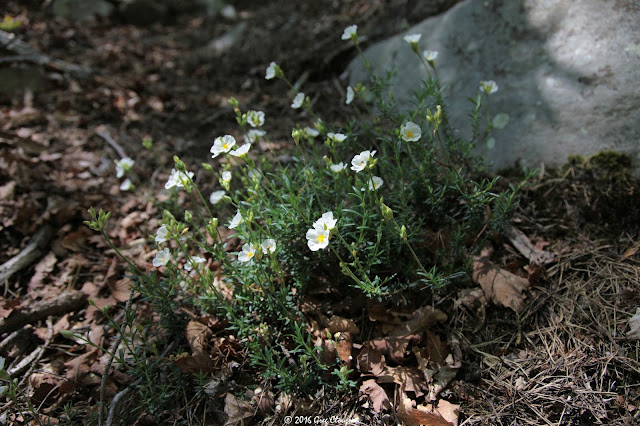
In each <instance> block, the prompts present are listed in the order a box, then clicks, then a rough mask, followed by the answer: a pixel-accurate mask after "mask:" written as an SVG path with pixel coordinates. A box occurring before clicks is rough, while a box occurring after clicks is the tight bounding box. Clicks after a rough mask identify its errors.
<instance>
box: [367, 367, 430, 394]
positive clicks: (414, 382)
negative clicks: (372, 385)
mask: <svg viewBox="0 0 640 426" xmlns="http://www.w3.org/2000/svg"><path fill="white" fill-rule="evenodd" d="M376 381H377V382H378V383H395V384H397V385H400V386H402V387H403V388H404V390H405V391H406V392H413V393H415V395H416V397H417V398H419V397H421V396H422V395H424V391H425V390H427V384H426V382H425V380H424V377H423V376H422V374H420V371H419V370H418V369H417V368H415V367H389V366H386V367H385V368H384V370H383V371H382V374H380V375H379V376H378V377H377V378H376Z"/></svg>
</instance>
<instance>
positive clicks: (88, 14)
mask: <svg viewBox="0 0 640 426" xmlns="http://www.w3.org/2000/svg"><path fill="white" fill-rule="evenodd" d="M112 10H113V6H112V5H111V3H109V2H108V1H106V0H91V1H86V0H56V1H55V3H53V13H54V15H56V16H59V17H61V18H66V19H71V20H74V21H88V20H92V19H94V18H95V17H96V16H109V14H111V12H112Z"/></svg>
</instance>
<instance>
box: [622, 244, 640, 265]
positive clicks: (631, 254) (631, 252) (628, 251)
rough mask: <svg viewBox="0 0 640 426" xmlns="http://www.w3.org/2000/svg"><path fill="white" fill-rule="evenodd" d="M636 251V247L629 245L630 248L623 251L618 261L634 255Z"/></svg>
mask: <svg viewBox="0 0 640 426" xmlns="http://www.w3.org/2000/svg"><path fill="white" fill-rule="evenodd" d="M637 252H638V247H631V248H630V249H628V250H627V251H625V252H624V254H623V255H622V257H621V258H620V262H623V261H624V260H626V259H628V258H629V257H631V256H633V255H635V254H636V253H637Z"/></svg>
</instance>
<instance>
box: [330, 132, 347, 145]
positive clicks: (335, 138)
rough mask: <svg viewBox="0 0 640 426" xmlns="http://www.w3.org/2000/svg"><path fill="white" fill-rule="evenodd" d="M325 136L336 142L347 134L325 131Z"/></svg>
mask: <svg viewBox="0 0 640 426" xmlns="http://www.w3.org/2000/svg"><path fill="white" fill-rule="evenodd" d="M327 137H328V138H329V139H331V140H332V141H334V142H336V143H340V142H343V141H344V140H345V139H346V138H347V135H344V134H342V133H327Z"/></svg>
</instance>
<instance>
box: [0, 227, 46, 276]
mask: <svg viewBox="0 0 640 426" xmlns="http://www.w3.org/2000/svg"><path fill="white" fill-rule="evenodd" d="M52 235H53V227H51V226H50V225H44V226H43V227H42V228H40V229H39V230H38V232H36V234H35V235H34V236H33V239H32V240H31V242H29V244H28V245H27V246H26V247H25V248H24V249H23V250H22V251H21V252H20V253H18V254H17V255H15V256H14V257H12V258H11V259H9V260H7V261H6V262H5V263H3V264H2V265H0V284H4V283H5V282H6V281H7V280H8V279H9V278H11V276H12V275H13V274H15V273H16V272H18V271H19V270H20V269H22V268H24V267H25V266H27V265H29V264H31V263H32V262H34V261H35V260H36V259H38V258H39V257H40V255H41V254H42V250H43V249H44V248H45V247H46V246H47V244H48V243H49V240H50V239H51V236H52Z"/></svg>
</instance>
